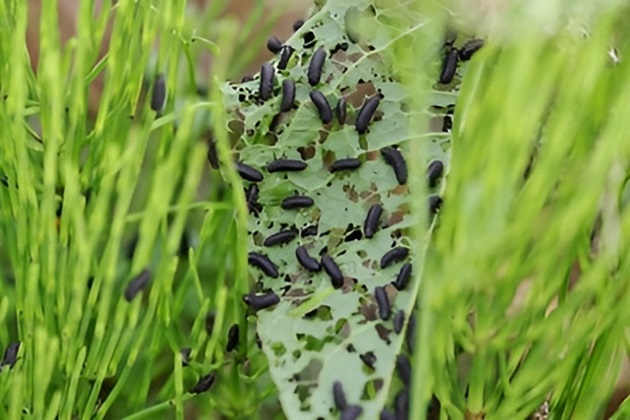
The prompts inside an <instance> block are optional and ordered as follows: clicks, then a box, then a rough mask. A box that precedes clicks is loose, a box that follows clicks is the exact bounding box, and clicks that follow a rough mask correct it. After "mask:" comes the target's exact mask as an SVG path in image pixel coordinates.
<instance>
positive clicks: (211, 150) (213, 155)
mask: <svg viewBox="0 0 630 420" xmlns="http://www.w3.org/2000/svg"><path fill="white" fill-rule="evenodd" d="M208 162H209V163H210V167H212V169H219V156H218V155H217V144H216V143H215V141H214V140H212V139H211V140H210V141H208Z"/></svg>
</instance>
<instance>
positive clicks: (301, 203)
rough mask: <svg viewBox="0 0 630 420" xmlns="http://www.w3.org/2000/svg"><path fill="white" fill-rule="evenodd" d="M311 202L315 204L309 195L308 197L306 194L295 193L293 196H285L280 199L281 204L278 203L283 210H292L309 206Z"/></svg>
mask: <svg viewBox="0 0 630 420" xmlns="http://www.w3.org/2000/svg"><path fill="white" fill-rule="evenodd" d="M313 204H315V202H314V201H313V199H312V198H311V197H308V196H306V195H295V196H293V197H287V198H285V199H284V200H282V204H280V207H282V208H283V209H285V210H292V209H301V208H307V207H311V206H312V205H313Z"/></svg>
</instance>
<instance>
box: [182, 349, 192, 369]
mask: <svg viewBox="0 0 630 420" xmlns="http://www.w3.org/2000/svg"><path fill="white" fill-rule="evenodd" d="M191 352H192V349H191V348H190V347H182V348H181V349H180V350H179V355H180V357H181V358H182V366H184V367H186V366H188V364H189V363H190V353H191Z"/></svg>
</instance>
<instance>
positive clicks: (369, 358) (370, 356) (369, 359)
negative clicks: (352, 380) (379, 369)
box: [359, 351, 377, 370]
mask: <svg viewBox="0 0 630 420" xmlns="http://www.w3.org/2000/svg"><path fill="white" fill-rule="evenodd" d="M359 358H360V359H361V361H362V362H363V363H364V364H365V365H366V366H367V367H369V368H370V370H374V364H375V363H376V360H377V359H376V355H375V354H374V352H373V351H368V352H367V353H363V354H361V355H359Z"/></svg>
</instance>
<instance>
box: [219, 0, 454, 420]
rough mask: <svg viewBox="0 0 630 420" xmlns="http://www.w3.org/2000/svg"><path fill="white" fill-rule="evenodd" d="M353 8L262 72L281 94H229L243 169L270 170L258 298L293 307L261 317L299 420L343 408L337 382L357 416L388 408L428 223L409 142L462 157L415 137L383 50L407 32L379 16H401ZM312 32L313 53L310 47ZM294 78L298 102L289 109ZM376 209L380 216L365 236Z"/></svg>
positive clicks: (445, 101) (259, 211) (257, 233)
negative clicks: (418, 235)
mask: <svg viewBox="0 0 630 420" xmlns="http://www.w3.org/2000/svg"><path fill="white" fill-rule="evenodd" d="M346 3H350V2H328V4H326V5H325V6H322V8H321V9H320V10H319V11H318V12H317V13H316V14H314V15H313V17H312V18H311V19H309V20H308V21H306V22H305V23H304V25H303V26H302V27H301V28H300V29H299V30H298V32H297V33H296V34H295V36H294V37H292V38H290V39H289V40H288V41H287V42H286V43H285V45H288V46H290V47H292V48H293V49H294V51H293V53H292V55H291V58H290V59H289V60H288V61H286V60H285V59H283V57H282V53H279V54H278V55H277V56H276V58H274V60H272V61H271V62H270V63H269V64H267V65H266V66H263V69H266V70H265V74H264V75H263V76H262V77H267V76H266V74H267V73H268V72H269V69H270V68H274V69H275V77H276V82H275V83H274V85H273V86H274V87H273V88H269V84H261V83H260V81H261V75H260V74H259V75H257V76H255V77H254V80H252V81H249V82H245V83H241V84H238V85H235V84H231V85H226V86H225V87H224V93H225V95H226V101H227V106H228V108H229V109H230V110H231V111H232V114H231V115H232V120H231V121H229V122H228V128H229V129H230V132H231V133H232V134H233V136H234V142H235V144H237V154H238V161H239V162H241V163H242V164H244V165H249V166H250V167H252V168H256V169H257V170H259V171H260V172H261V175H262V179H260V178H261V177H256V178H255V179H253V180H252V182H256V185H257V187H258V188H259V191H258V196H257V197H256V198H255V203H251V202H249V201H248V205H249V206H250V209H252V208H254V209H256V211H252V212H251V215H250V219H249V221H248V232H249V234H250V239H251V240H250V245H249V251H250V255H254V256H259V255H263V256H264V258H263V257H260V259H261V260H264V261H262V263H261V262H260V261H258V260H255V261H254V260H252V261H250V266H251V268H250V276H251V277H252V279H254V280H255V283H256V290H255V291H254V292H255V293H259V292H262V293H263V294H264V296H274V297H275V296H278V297H279V300H280V302H279V303H277V304H276V300H275V299H274V301H273V303H274V304H273V305H269V306H268V307H265V309H262V310H258V311H257V312H256V314H257V317H258V331H257V333H258V336H259V337H260V340H261V343H262V348H263V351H264V352H265V354H266V356H267V358H268V359H269V365H270V371H271V376H272V378H273V380H274V382H275V383H276V385H277V387H278V390H279V393H280V400H281V402H282V405H283V408H284V411H285V415H286V416H287V417H288V418H303V417H305V416H306V417H307V418H318V417H319V418H331V415H332V414H333V413H339V412H340V410H341V408H340V407H339V406H335V402H334V397H333V384H335V383H337V385H336V386H337V389H343V390H344V392H345V397H346V400H347V406H346V407H345V409H348V410H349V411H348V412H346V415H350V414H353V413H354V414H357V413H359V412H361V411H360V410H362V413H364V415H365V414H367V413H369V414H370V416H373V415H374V414H375V413H378V412H379V411H380V410H381V409H382V408H383V406H384V405H385V404H386V400H387V398H388V395H389V392H390V391H389V388H390V385H391V382H392V373H393V372H394V370H395V367H396V360H397V355H398V354H399V353H400V351H401V348H403V338H404V334H400V331H401V329H402V326H401V325H403V324H404V323H405V322H406V315H405V314H410V313H411V309H412V308H413V305H414V302H415V296H414V294H413V293H414V290H416V288H415V287H410V286H411V285H410V284H409V283H408V282H410V281H411V280H409V275H408V273H407V272H406V271H404V270H403V271H404V273H407V274H406V276H404V278H403V279H402V280H399V281H398V282H396V280H397V278H398V277H400V271H401V268H402V267H403V266H404V264H408V266H409V268H410V267H411V265H409V263H411V255H413V253H411V252H409V249H410V247H411V246H412V244H413V243H414V242H413V241H412V240H411V238H410V237H409V228H410V227H411V226H412V225H413V224H414V223H415V220H416V219H417V218H414V217H412V216H411V215H410V213H409V212H410V209H411V208H412V203H411V195H410V190H409V188H410V186H409V185H407V184H408V183H407V165H409V164H412V163H411V162H409V163H408V162H407V161H406V159H407V149H408V147H407V146H408V142H410V141H422V142H424V143H425V144H426V149H427V150H428V152H429V153H428V158H430V159H439V160H440V161H442V162H443V163H444V165H445V166H447V165H448V161H449V159H448V155H447V152H448V149H449V140H450V135H449V134H448V133H441V132H440V131H437V132H435V133H430V134H427V135H422V136H421V135H418V134H417V133H412V132H411V130H410V126H411V124H410V118H412V117H414V116H411V115H410V114H409V112H408V111H407V109H408V107H406V106H405V100H406V99H407V96H406V91H405V88H404V86H403V85H402V84H401V83H400V82H399V81H397V79H396V78H395V77H394V76H393V75H392V74H391V69H390V67H388V65H387V64H386V58H385V55H384V54H383V53H384V52H386V48H389V46H390V45H391V44H392V41H393V40H394V39H395V38H396V37H397V36H399V35H400V34H397V33H395V32H394V30H393V29H392V28H391V27H390V26H388V25H385V24H383V23H382V22H380V21H379V18H383V19H385V21H387V19H391V18H392V17H391V16H390V15H387V14H388V13H390V12H389V11H387V10H385V9H383V10H375V9H374V8H373V7H372V6H371V5H370V4H369V2H367V1H365V2H361V1H353V2H351V3H352V6H350V5H348V4H346ZM384 14H385V15H387V16H385V15H384ZM353 16H354V17H356V18H357V19H358V20H357V21H356V22H354V20H353ZM421 21H422V19H420V18H418V19H417V20H416V22H421ZM348 22H353V23H352V24H351V27H347V26H346V24H347V23H348ZM307 32H310V33H312V34H314V37H315V38H314V40H313V42H314V45H313V48H308V49H304V48H303V36H304V34H305V33H307ZM313 54H316V56H315V58H313ZM281 61H282V63H280V62H281ZM438 61H439V60H438ZM285 64H286V68H283V67H284V66H285ZM286 80H290V81H291V82H289V83H287V84H291V86H292V92H291V99H292V101H291V104H292V106H290V107H289V106H282V105H281V104H282V101H283V96H284V95H285V92H284V91H286V89H283V85H286V84H285V83H284V82H285V81H286ZM263 85H264V90H265V92H264V95H263V96H264V101H263V99H261V97H260V92H259V90H260V89H261V86H263ZM293 85H294V88H293ZM314 91H317V92H319V93H317V94H315V95H313V93H312V92H314ZM435 95H436V105H435V109H433V110H432V111H431V112H427V116H428V115H430V114H434V115H436V116H442V115H445V113H446V111H447V110H446V109H445V108H446V107H448V106H451V107H452V106H453V104H454V100H455V95H451V94H449V95H451V96H449V95H445V94H442V93H441V92H437V91H436V93H435ZM340 101H341V103H342V105H343V110H344V111H345V112H344V113H343V114H344V115H343V118H340V117H339V111H338V110H337V109H338V107H337V104H338V103H339V102H340ZM280 109H282V112H279V110H280ZM394 146H395V148H393V147H394ZM278 162H280V163H278ZM301 162H303V164H302V163H301ZM429 163H430V160H427V162H414V163H413V164H420V165H422V166H423V167H427V166H428V165H429ZM279 165H280V166H282V168H284V169H283V170H278V169H277V167H278V166H279ZM283 165H284V166H283ZM289 166H290V168H289V169H287V168H288V167H289ZM295 168H298V169H295ZM246 180H247V179H246ZM245 184H246V186H245V187H246V188H248V187H249V184H248V183H247V182H245ZM431 192H432V193H434V194H435V193H436V191H431ZM425 201H426V199H425ZM371 208H378V209H379V212H378V217H375V216H374V215H373V216H371V219H373V220H370V223H369V232H368V234H367V235H366V232H365V229H366V228H365V226H366V217H367V215H368V212H370V209H371ZM372 211H373V212H374V210H372ZM278 238H280V239H282V240H279V239H278ZM393 249H394V250H395V251H393V253H392V250H393ZM383 261H385V263H383ZM269 267H271V268H274V269H276V270H277V272H276V271H275V270H271V269H269ZM261 268H262V269H261ZM265 268H267V271H265ZM408 271H409V272H410V270H408ZM276 274H277V275H276ZM375 291H376V296H375ZM251 296H255V295H251ZM256 296H257V295H256ZM394 314H396V315H397V316H396V317H394ZM395 324H396V325H395Z"/></svg>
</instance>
